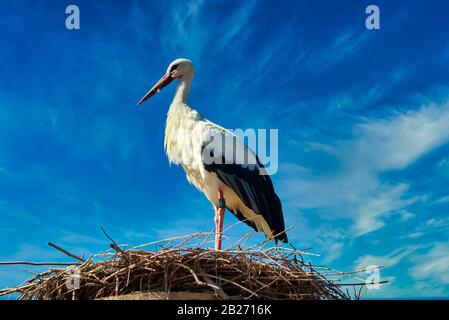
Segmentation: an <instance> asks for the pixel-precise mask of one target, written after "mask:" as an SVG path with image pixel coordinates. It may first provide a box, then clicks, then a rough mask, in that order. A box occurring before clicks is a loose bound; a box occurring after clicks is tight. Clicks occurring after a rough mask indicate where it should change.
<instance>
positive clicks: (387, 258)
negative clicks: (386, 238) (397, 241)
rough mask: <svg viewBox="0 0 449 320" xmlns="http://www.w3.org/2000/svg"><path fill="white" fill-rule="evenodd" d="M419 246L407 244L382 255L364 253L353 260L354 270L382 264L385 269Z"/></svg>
mask: <svg viewBox="0 0 449 320" xmlns="http://www.w3.org/2000/svg"><path fill="white" fill-rule="evenodd" d="M418 248H419V247H416V246H409V247H405V248H402V249H397V250H394V251H393V252H390V253H388V254H386V255H384V256H374V255H364V256H361V257H359V258H358V259H357V260H356V261H355V266H354V268H355V270H362V269H365V268H367V267H368V266H371V265H376V266H382V267H383V269H382V270H387V269H388V268H391V267H393V266H395V265H397V264H398V263H399V262H401V261H402V260H403V259H404V258H406V257H409V256H410V255H411V254H412V253H413V252H415V251H416V250H417V249H418Z"/></svg>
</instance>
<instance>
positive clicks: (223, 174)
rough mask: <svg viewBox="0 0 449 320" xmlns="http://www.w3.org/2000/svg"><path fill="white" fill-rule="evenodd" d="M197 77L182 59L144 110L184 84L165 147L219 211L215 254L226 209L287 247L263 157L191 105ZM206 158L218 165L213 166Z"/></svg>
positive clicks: (173, 105)
mask: <svg viewBox="0 0 449 320" xmlns="http://www.w3.org/2000/svg"><path fill="white" fill-rule="evenodd" d="M194 73H195V71H194V67H193V64H192V62H191V61H190V60H187V59H176V60H175V61H173V62H172V63H170V65H169V66H168V68H167V72H166V73H165V75H164V76H163V77H162V78H161V79H160V80H159V81H158V82H157V83H156V84H155V85H154V86H153V87H152V88H151V89H150V91H148V93H147V94H145V96H144V97H143V98H142V99H141V100H140V101H139V103H138V105H139V106H140V105H141V104H142V103H144V102H145V101H146V100H147V99H149V98H150V97H152V96H153V95H155V94H156V93H159V91H160V90H161V89H163V88H164V87H166V86H167V85H168V84H169V83H171V82H172V81H174V80H177V81H178V87H177V89H176V93H175V96H174V99H173V102H172V103H171V105H170V108H169V111H168V114H167V122H166V128H165V139H164V147H165V151H166V153H167V157H168V159H169V162H170V163H174V164H180V165H181V166H182V168H183V169H184V171H185V173H186V176H187V180H188V181H189V182H190V183H191V184H193V185H194V186H195V187H196V188H197V189H198V190H200V191H201V192H203V193H204V195H205V196H206V198H207V199H208V200H209V201H210V202H211V203H212V205H213V206H214V209H215V219H214V221H215V249H216V250H221V245H222V232H223V220H224V213H225V211H226V209H228V210H229V211H230V212H232V213H233V214H234V215H235V216H236V217H237V218H238V219H239V220H241V221H243V222H244V223H246V224H247V225H248V226H250V227H252V228H253V229H255V230H256V231H258V232H264V233H265V235H266V237H267V239H269V240H272V239H274V240H275V241H276V243H277V242H278V241H282V242H287V235H286V233H285V226H284V217H283V213H282V205H281V201H280V200H279V197H278V196H277V195H276V193H275V191H274V188H273V183H272V182H271V179H270V177H269V176H268V175H267V174H266V171H265V169H264V166H263V165H262V163H261V162H260V161H259V159H258V157H257V155H256V154H255V153H254V152H253V151H252V150H250V149H249V148H248V147H247V146H246V145H245V144H244V143H243V142H242V141H239V139H237V137H236V135H234V134H233V133H231V132H230V131H229V130H226V129H224V128H222V127H220V126H218V125H216V124H215V123H213V122H211V121H209V120H207V119H205V118H203V117H202V116H201V115H200V114H199V112H198V111H196V110H194V109H192V108H191V107H190V106H189V105H188V98H189V92H190V87H191V84H192V80H193V76H194ZM217 137H218V138H223V139H224V141H233V142H235V143H237V144H239V146H240V147H242V148H243V150H244V151H245V154H247V155H249V157H247V158H246V159H250V158H251V159H252V160H254V161H253V162H252V163H251V164H253V165H252V166H249V165H246V164H245V163H242V162H241V161H236V157H235V156H233V155H232V153H231V155H230V154H229V152H227V151H226V150H225V149H223V148H222V147H216V144H212V143H210V142H211V140H213V139H214V138H215V139H216V138H217ZM225 148H229V145H225ZM233 150H234V149H233ZM205 154H207V155H209V156H212V157H213V159H214V160H218V161H208V159H205Z"/></svg>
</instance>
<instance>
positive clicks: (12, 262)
mask: <svg viewBox="0 0 449 320" xmlns="http://www.w3.org/2000/svg"><path fill="white" fill-rule="evenodd" d="M17 264H22V265H29V266H77V265H80V264H79V263H76V262H72V263H69V262H68V263H65V262H29V261H6V262H0V265H6V266H8V265H17Z"/></svg>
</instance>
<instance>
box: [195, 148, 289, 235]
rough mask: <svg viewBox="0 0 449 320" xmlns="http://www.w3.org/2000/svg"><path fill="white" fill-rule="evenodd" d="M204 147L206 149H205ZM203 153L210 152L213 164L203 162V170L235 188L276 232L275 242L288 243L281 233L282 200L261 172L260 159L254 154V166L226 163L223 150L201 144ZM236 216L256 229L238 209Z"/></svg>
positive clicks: (282, 226) (283, 229)
mask: <svg viewBox="0 0 449 320" xmlns="http://www.w3.org/2000/svg"><path fill="white" fill-rule="evenodd" d="M206 148H208V150H206V151H205V149H206ZM248 150H249V149H248ZM219 151H220V150H219ZM202 152H203V155H204V154H209V155H211V156H212V157H214V161H212V163H209V162H210V161H203V164H204V167H205V169H206V170H207V171H209V172H214V173H215V174H216V175H217V176H218V178H219V179H220V180H221V181H223V183H225V184H226V185H227V186H228V187H230V188H231V189H232V190H234V192H235V193H236V194H237V196H238V197H239V198H240V199H242V201H243V203H244V204H245V206H247V207H248V208H250V209H252V210H253V211H254V212H256V213H258V214H261V215H262V216H263V217H264V219H265V220H266V221H267V223H268V225H269V227H270V228H271V230H272V231H273V234H274V235H276V237H275V239H276V241H277V240H280V241H283V242H288V239H287V235H286V233H285V232H284V231H285V225H284V216H283V213H282V204H281V201H280V199H279V197H278V196H277V195H276V193H275V191H274V188H273V183H272V181H271V179H270V176H268V175H263V174H260V173H261V170H264V169H263V168H264V167H263V165H262V164H261V163H260V161H259V159H258V158H257V157H256V159H257V165H252V166H251V165H250V166H248V165H246V166H243V165H241V164H236V163H229V161H226V159H225V157H224V156H223V154H225V153H224V152H217V150H214V149H213V147H210V145H208V144H204V145H203V147H202ZM225 200H226V199H225ZM230 211H232V210H230ZM235 215H236V216H237V218H238V219H240V220H243V221H244V222H245V223H246V224H248V225H249V226H250V227H252V228H254V229H256V226H255V225H254V223H252V222H251V221H248V220H246V219H245V217H244V216H243V214H242V213H241V212H236V213H235Z"/></svg>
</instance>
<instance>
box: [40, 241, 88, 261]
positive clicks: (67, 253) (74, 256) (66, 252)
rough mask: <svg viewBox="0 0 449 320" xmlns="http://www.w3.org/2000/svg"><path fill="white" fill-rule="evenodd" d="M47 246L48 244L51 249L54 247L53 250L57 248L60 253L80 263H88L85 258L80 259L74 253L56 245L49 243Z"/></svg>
mask: <svg viewBox="0 0 449 320" xmlns="http://www.w3.org/2000/svg"><path fill="white" fill-rule="evenodd" d="M47 244H48V245H49V246H50V247H53V248H55V249H56V250H59V251H61V252H62V253H64V254H66V255H68V256H69V257H70V258H73V259H75V260H78V261H81V262H85V261H86V260H84V259H83V258H80V257H78V256H76V255H74V254H73V253H70V252H68V251H67V250H65V249H63V248H61V247H60V246H57V245H56V244H54V243H51V242H48V243H47Z"/></svg>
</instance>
